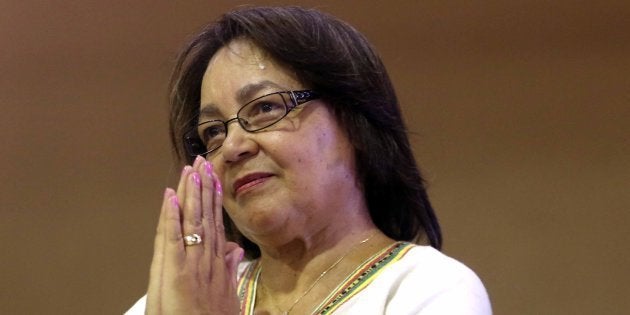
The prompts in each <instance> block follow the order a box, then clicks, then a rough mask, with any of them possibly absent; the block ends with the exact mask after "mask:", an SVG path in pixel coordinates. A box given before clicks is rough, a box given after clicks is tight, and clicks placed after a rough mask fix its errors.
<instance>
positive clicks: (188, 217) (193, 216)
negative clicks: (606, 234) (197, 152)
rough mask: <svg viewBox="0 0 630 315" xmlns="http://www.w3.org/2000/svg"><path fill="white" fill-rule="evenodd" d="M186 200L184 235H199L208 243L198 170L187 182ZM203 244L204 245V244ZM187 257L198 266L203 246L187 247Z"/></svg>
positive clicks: (183, 224)
mask: <svg viewBox="0 0 630 315" xmlns="http://www.w3.org/2000/svg"><path fill="white" fill-rule="evenodd" d="M185 196H186V200H185V201H184V207H183V209H182V210H183V211H182V214H183V220H182V229H183V233H184V235H192V234H197V235H199V236H201V239H202V241H203V242H206V241H207V240H206V236H205V235H204V231H203V224H202V222H201V177H200V176H199V173H197V172H196V170H193V171H192V173H191V174H190V175H189V176H188V180H187V182H186V193H185ZM202 244H203V243H202ZM185 249H186V255H187V256H188V257H189V258H190V259H187V261H188V262H190V263H194V264H196V263H197V262H198V259H199V258H200V256H199V255H200V254H201V253H203V246H199V245H190V246H186V248H185Z"/></svg>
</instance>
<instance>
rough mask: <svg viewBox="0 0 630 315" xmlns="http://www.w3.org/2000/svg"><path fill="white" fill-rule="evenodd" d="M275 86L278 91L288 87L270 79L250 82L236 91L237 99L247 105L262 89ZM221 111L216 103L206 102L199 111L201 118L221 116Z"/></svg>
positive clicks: (241, 103)
mask: <svg viewBox="0 0 630 315" xmlns="http://www.w3.org/2000/svg"><path fill="white" fill-rule="evenodd" d="M269 88H274V89H276V90H278V91H284V90H286V88H283V87H281V86H280V85H278V84H277V83H275V82H272V81H269V80H262V81H260V82H256V83H250V84H247V85H245V86H243V87H242V88H240V89H239V90H238V91H237V92H236V101H237V102H238V103H239V104H240V105H241V106H242V105H245V103H246V102H249V101H251V100H253V99H254V96H255V95H256V94H257V93H259V92H260V91H261V90H264V89H269ZM220 114H221V112H220V111H219V109H218V108H217V106H216V104H214V103H206V104H202V105H201V110H200V111H199V120H201V118H202V117H212V116H215V117H216V116H220Z"/></svg>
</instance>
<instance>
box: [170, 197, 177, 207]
mask: <svg viewBox="0 0 630 315" xmlns="http://www.w3.org/2000/svg"><path fill="white" fill-rule="evenodd" d="M171 204H172V205H173V207H175V208H179V199H177V196H172V197H171Z"/></svg>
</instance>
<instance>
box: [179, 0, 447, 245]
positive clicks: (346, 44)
mask: <svg viewBox="0 0 630 315" xmlns="http://www.w3.org/2000/svg"><path fill="white" fill-rule="evenodd" d="M237 38H239V39H240V38H243V39H247V40H249V41H251V42H252V43H253V44H255V45H256V46H258V47H259V48H261V49H262V50H263V51H265V52H266V53H268V54H269V56H270V57H271V58H273V59H274V60H276V61H278V62H280V63H281V64H283V65H286V66H287V67H288V68H289V69H290V70H291V71H293V72H294V73H296V75H297V77H298V79H299V80H300V82H302V83H303V84H304V86H307V87H309V88H310V89H313V90H315V91H317V93H318V94H319V95H320V96H321V97H322V99H323V100H324V101H325V102H327V103H328V104H329V105H330V106H331V107H332V108H333V110H334V112H335V115H336V116H337V118H338V119H339V121H340V123H341V124H342V126H343V127H344V128H345V130H346V132H347V133H348V136H349V138H350V142H351V143H352V145H353V146H354V151H355V156H356V165H357V166H356V167H357V178H358V180H359V182H360V184H361V185H362V188H363V191H364V194H365V199H366V201H367V205H368V208H369V212H370V216H371V218H372V221H373V222H374V224H375V225H376V226H377V227H378V228H379V229H380V230H381V231H383V233H385V234H386V235H387V236H389V237H391V238H393V239H396V240H407V241H418V240H420V239H422V238H423V237H426V239H427V241H428V243H429V244H430V245H431V246H433V247H435V248H438V249H439V248H440V247H441V244H442V235H441V232H440V226H439V224H438V221H437V218H436V216H435V213H434V211H433V208H432V207H431V204H430V202H429V199H428V196H427V193H426V189H425V183H424V180H423V179H422V177H421V175H420V171H419V169H418V167H417V165H416V162H415V159H414V156H413V153H412V151H411V147H410V144H409V140H408V138H407V132H406V128H405V125H404V122H403V119H402V116H401V111H400V108H399V105H398V100H397V98H396V94H395V92H394V88H393V86H392V84H391V81H390V79H389V76H388V74H387V71H386V70H385V67H384V65H383V64H382V62H381V60H380V58H379V57H378V55H377V54H376V52H375V50H374V49H373V47H372V46H371V45H370V44H369V42H368V41H367V40H366V38H365V37H364V36H363V35H362V34H360V33H359V32H358V31H356V30H355V29H354V28H353V27H352V26H350V25H348V24H347V23H345V22H343V21H340V20H339V19H337V18H335V17H332V16H330V15H328V14H325V13H322V12H320V11H317V10H310V9H303V8H299V7H248V8H241V9H238V10H236V11H233V12H229V13H226V14H224V15H223V16H222V17H221V18H220V19H219V20H218V21H216V22H214V23H212V24H210V25H208V26H206V27H205V28H204V29H203V30H202V31H201V32H200V33H199V34H198V35H197V36H195V37H194V38H193V39H192V41H191V42H190V43H189V44H188V45H187V46H186V47H185V49H184V50H183V51H182V53H181V54H180V56H179V59H178V62H177V65H176V67H175V70H174V72H173V76H172V78H171V94H170V101H171V106H172V108H171V116H170V136H171V141H172V144H173V147H174V149H175V152H176V154H177V155H178V156H179V158H180V159H182V160H185V161H186V162H187V163H191V162H192V158H191V157H190V156H187V154H186V153H185V150H184V147H183V145H182V140H181V139H182V135H183V133H184V132H185V131H186V130H188V129H189V128H191V127H193V126H194V125H195V124H196V122H197V115H198V110H199V101H200V100H199V98H200V93H201V92H200V89H201V81H202V77H203V74H204V72H205V71H206V68H207V66H208V62H209V61H210V59H211V58H212V56H213V55H214V54H215V53H216V52H217V50H219V49H220V48H221V47H223V46H225V45H227V44H228V43H229V42H230V41H232V40H234V39H237ZM225 218H226V231H228V237H229V238H231V239H232V240H235V241H237V242H239V243H240V244H241V245H242V246H243V247H244V248H245V250H246V252H247V254H248V256H249V257H257V256H258V255H259V250H258V248H257V246H256V245H255V244H253V243H252V242H250V241H249V240H247V239H245V238H244V237H243V236H242V234H240V232H238V230H236V228H235V227H234V224H233V222H232V221H231V220H230V219H229V218H228V217H227V215H226V216H225Z"/></svg>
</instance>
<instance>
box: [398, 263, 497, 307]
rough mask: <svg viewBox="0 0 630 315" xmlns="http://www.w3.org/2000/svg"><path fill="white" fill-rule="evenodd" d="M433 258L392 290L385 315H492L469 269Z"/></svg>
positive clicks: (478, 280)
mask: <svg viewBox="0 0 630 315" xmlns="http://www.w3.org/2000/svg"><path fill="white" fill-rule="evenodd" d="M432 256H434V257H431V258H430V257H425V259H423V260H424V261H423V265H424V266H422V267H421V268H415V269H414V270H412V271H411V272H409V273H408V274H407V275H406V276H405V277H404V278H403V279H401V280H400V282H399V286H398V287H395V288H392V289H393V291H392V292H390V294H391V295H392V298H391V300H390V303H389V305H388V309H387V312H386V313H388V314H408V315H412V314H414V315H438V314H439V315H441V314H449V315H451V314H453V315H460V314H461V315H492V307H491V306H490V300H489V298H488V293H487V292H486V289H485V287H484V286H483V283H482V282H481V280H480V279H479V277H478V276H477V275H476V274H475V273H474V272H473V271H472V270H471V269H469V268H468V267H466V266H464V265H463V264H461V263H460V262H458V261H456V260H454V259H452V258H450V257H447V256H444V255H439V256H435V255H432Z"/></svg>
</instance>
